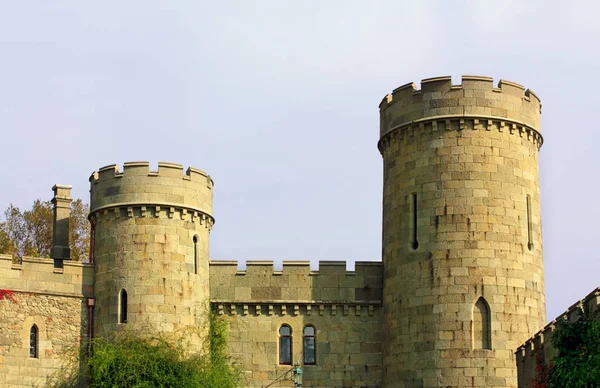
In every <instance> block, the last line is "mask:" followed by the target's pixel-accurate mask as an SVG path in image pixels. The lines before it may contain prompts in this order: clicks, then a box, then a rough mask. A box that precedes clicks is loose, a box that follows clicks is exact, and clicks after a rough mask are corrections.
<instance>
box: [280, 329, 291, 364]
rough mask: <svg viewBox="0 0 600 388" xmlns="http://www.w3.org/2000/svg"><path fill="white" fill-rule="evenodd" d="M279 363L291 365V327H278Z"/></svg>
mask: <svg viewBox="0 0 600 388" xmlns="http://www.w3.org/2000/svg"><path fill="white" fill-rule="evenodd" d="M279 365H292V328H291V327H289V326H288V325H282V326H281V327H280V328H279Z"/></svg>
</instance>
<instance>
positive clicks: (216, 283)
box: [210, 261, 382, 387]
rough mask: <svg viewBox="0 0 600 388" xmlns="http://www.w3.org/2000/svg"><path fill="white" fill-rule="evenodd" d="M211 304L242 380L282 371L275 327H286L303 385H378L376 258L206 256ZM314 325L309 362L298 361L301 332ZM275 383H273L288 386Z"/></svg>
mask: <svg viewBox="0 0 600 388" xmlns="http://www.w3.org/2000/svg"><path fill="white" fill-rule="evenodd" d="M210 284H211V303H212V304H213V306H214V307H215V308H216V309H217V311H218V312H219V314H221V315H223V316H224V317H225V318H226V320H227V321H228V323H229V351H230V353H231V355H232V357H233V359H234V360H235V361H236V362H238V363H239V364H240V366H241V368H242V370H243V371H244V374H245V378H246V384H247V386H249V387H261V386H266V385H268V384H270V383H271V382H273V381H274V380H276V379H277V378H279V377H281V376H282V375H284V374H285V373H286V372H287V371H289V370H290V368H291V366H290V365H279V359H278V351H279V329H280V327H281V326H282V325H289V326H290V327H291V329H292V360H293V362H292V364H293V363H295V362H296V361H299V362H300V365H301V366H302V368H303V370H304V385H305V386H309V387H380V386H381V340H382V332H381V328H382V322H381V288H382V266H381V263H377V262H373V263H367V262H359V263H356V267H355V270H354V271H351V272H350V271H346V263H344V262H321V263H320V265H319V269H318V270H311V269H310V264H309V262H284V263H283V268H282V270H274V266H273V263H272V262H248V263H247V265H246V270H238V266H237V263H236V262H214V261H213V262H211V266H210ZM307 325H312V326H313V327H314V328H315V329H316V344H317V345H316V360H317V361H316V365H304V364H303V349H302V343H303V342H302V333H303V329H304V328H305V327H306V326H307ZM289 385H290V384H289V381H288V382H285V381H284V382H281V383H278V384H275V385H274V386H289Z"/></svg>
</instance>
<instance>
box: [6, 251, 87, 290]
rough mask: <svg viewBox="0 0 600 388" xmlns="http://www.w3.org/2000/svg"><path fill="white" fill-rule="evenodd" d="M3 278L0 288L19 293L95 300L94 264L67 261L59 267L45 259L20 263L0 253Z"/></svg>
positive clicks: (40, 258) (34, 258) (51, 260)
mask: <svg viewBox="0 0 600 388" xmlns="http://www.w3.org/2000/svg"><path fill="white" fill-rule="evenodd" d="M0 279H1V281H0V289H6V290H9V291H12V292H16V293H24V294H35V295H51V296H61V297H74V298H84V297H85V298H93V297H94V265H93V264H87V263H81V262H77V261H66V262H65V263H64V264H63V266H62V267H60V268H57V267H56V266H55V265H54V260H53V259H50V258H43V257H23V258H22V260H21V262H20V263H18V264H17V263H14V262H13V259H12V257H11V256H10V255H3V254H0Z"/></svg>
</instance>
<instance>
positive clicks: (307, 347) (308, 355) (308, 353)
mask: <svg viewBox="0 0 600 388" xmlns="http://www.w3.org/2000/svg"><path fill="white" fill-rule="evenodd" d="M316 363H317V359H316V357H315V337H304V364H305V365H315V364H316Z"/></svg>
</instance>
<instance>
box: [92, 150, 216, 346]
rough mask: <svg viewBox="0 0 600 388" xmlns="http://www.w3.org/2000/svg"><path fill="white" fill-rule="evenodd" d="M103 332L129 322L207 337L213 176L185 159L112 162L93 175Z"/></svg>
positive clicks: (196, 339) (194, 339)
mask: <svg viewBox="0 0 600 388" xmlns="http://www.w3.org/2000/svg"><path fill="white" fill-rule="evenodd" d="M90 184H91V190H90V193H91V206H90V208H91V209H90V221H91V223H92V238H93V240H92V241H93V242H92V244H93V249H92V252H93V261H94V263H95V264H96V278H95V295H96V314H95V324H94V330H95V334H96V335H100V336H105V335H108V334H110V333H111V332H113V331H115V330H119V329H123V328H127V327H137V328H141V329H144V328H145V329H147V330H156V331H160V332H177V331H181V330H185V329H189V328H198V329H199V330H200V332H199V333H198V334H199V335H192V336H188V338H189V339H190V341H191V344H190V350H194V348H195V347H197V348H198V349H200V346H201V345H202V343H201V342H202V337H203V336H205V335H206V333H207V330H208V324H207V322H206V321H205V320H206V317H207V314H206V312H207V309H208V301H209V281H208V240H209V239H208V235H209V231H210V229H211V227H212V225H213V222H214V220H213V217H212V215H211V213H212V189H213V181H212V179H211V178H210V177H209V176H208V175H207V174H206V173H204V172H203V171H200V170H197V169H194V168H189V169H188V170H187V172H186V174H185V175H184V174H183V167H182V166H181V165H178V164H171V163H159V164H158V172H152V171H150V169H149V165H148V163H147V162H132V163H125V165H124V168H123V172H120V171H119V169H118V168H117V166H115V165H110V166H106V167H103V168H101V169H100V170H98V171H97V172H94V173H93V174H92V176H91V177H90Z"/></svg>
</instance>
